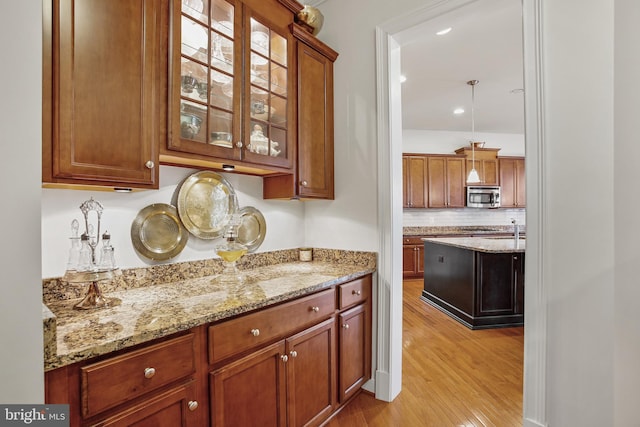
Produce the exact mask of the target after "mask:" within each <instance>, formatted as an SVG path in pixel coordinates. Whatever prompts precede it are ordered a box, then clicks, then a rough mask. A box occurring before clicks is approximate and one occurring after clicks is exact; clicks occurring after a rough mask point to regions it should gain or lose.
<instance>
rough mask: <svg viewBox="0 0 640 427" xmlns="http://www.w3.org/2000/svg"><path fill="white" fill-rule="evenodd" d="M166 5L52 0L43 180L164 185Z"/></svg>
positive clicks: (148, 1) (144, 1)
mask: <svg viewBox="0 0 640 427" xmlns="http://www.w3.org/2000/svg"><path fill="white" fill-rule="evenodd" d="M168 8H169V7H168V1H166V0H163V1H153V0H110V1H98V0H59V1H54V7H53V16H52V17H51V19H52V20H53V21H52V22H53V23H54V25H53V28H54V31H53V33H52V34H51V36H52V42H51V43H49V42H47V41H46V40H45V47H47V48H48V46H51V62H50V63H49V62H48V61H47V60H45V61H44V70H43V72H44V78H48V77H50V78H51V79H52V81H53V82H54V84H53V85H52V86H53V91H52V93H51V94H48V93H44V94H43V95H44V98H45V99H44V100H43V105H44V114H45V115H49V114H51V116H52V119H51V120H52V121H51V122H50V123H51V124H52V126H51V129H47V128H46V127H45V132H44V139H43V153H44V155H43V163H46V164H44V165H43V180H44V181H46V182H54V183H78V184H96V185H114V186H127V187H139V188H158V169H159V165H158V147H159V145H160V144H161V143H165V137H166V134H165V132H164V130H163V128H165V117H166V92H165V91H164V89H163V88H164V87H165V86H166V78H167V76H166V57H167V51H166V45H167V37H168V35H167V32H166V28H167V19H168V18H167V17H168ZM45 19H48V18H47V17H45ZM45 58H47V54H46V52H45ZM49 96H51V98H48V97H49ZM47 110H50V111H47ZM49 130H50V131H51V133H50V134H49V132H48V131H49Z"/></svg>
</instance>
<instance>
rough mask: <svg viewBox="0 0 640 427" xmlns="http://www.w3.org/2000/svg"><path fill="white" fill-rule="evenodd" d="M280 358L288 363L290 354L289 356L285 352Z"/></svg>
mask: <svg viewBox="0 0 640 427" xmlns="http://www.w3.org/2000/svg"><path fill="white" fill-rule="evenodd" d="M280 359H282V361H283V362H284V363H287V361H288V360H289V356H287V355H286V354H283V355H282V356H280Z"/></svg>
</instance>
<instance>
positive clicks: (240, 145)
mask: <svg viewBox="0 0 640 427" xmlns="http://www.w3.org/2000/svg"><path fill="white" fill-rule="evenodd" d="M243 145H244V144H243V143H242V141H238V142H236V147H238V148H242V146H243Z"/></svg>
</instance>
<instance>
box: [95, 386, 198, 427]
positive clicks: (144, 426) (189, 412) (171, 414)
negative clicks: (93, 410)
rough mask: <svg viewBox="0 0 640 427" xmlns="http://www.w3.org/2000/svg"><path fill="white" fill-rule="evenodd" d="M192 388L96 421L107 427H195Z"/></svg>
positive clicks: (196, 424)
mask: <svg viewBox="0 0 640 427" xmlns="http://www.w3.org/2000/svg"><path fill="white" fill-rule="evenodd" d="M194 395H195V387H194V385H193V384H187V385H185V386H182V387H179V388H176V389H172V390H170V391H168V392H165V393H162V394H161V395H159V396H156V397H154V398H152V399H149V400H148V401H146V402H144V403H143V404H141V405H137V406H134V407H132V408H130V409H129V410H126V411H123V412H122V413H120V414H117V415H114V416H112V417H110V418H107V419H106V420H104V421H100V422H99V425H101V426H105V427H107V426H109V427H179V426H183V427H197V426H198V424H199V421H198V419H197V418H196V415H197V412H198V411H200V410H203V409H201V408H198V406H200V405H198V402H197V401H196V400H193V396H194Z"/></svg>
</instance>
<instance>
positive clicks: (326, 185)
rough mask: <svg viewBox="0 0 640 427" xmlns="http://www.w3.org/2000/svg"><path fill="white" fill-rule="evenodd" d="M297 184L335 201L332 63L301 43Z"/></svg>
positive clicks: (310, 193)
mask: <svg viewBox="0 0 640 427" xmlns="http://www.w3.org/2000/svg"><path fill="white" fill-rule="evenodd" d="M297 59H298V185H299V186H300V196H301V197H315V198H322V199H333V60H331V59H329V58H327V57H326V56H324V55H323V54H321V53H320V52H318V51H317V50H315V49H313V48H312V47H310V46H308V45H307V44H305V43H302V42H300V41H299V42H298V57H297Z"/></svg>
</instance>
